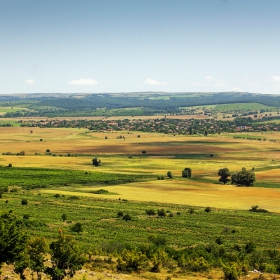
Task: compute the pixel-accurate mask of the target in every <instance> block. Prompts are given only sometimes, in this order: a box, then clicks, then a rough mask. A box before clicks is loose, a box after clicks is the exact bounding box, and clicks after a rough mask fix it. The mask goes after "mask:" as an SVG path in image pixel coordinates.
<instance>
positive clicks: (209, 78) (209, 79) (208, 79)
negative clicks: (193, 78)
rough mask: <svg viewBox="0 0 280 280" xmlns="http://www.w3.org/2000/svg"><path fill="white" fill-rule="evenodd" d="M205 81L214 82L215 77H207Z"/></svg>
mask: <svg viewBox="0 0 280 280" xmlns="http://www.w3.org/2000/svg"><path fill="white" fill-rule="evenodd" d="M204 81H205V82H212V81H213V77H212V76H206V77H205V78H204Z"/></svg>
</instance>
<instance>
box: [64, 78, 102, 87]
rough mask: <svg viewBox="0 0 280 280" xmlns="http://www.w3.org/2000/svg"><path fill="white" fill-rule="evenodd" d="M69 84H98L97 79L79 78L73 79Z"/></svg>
mask: <svg viewBox="0 0 280 280" xmlns="http://www.w3.org/2000/svg"><path fill="white" fill-rule="evenodd" d="M67 84H69V85H86V86H94V85H97V84H98V83H97V81H95V80H93V79H79V80H72V81H69V82H67Z"/></svg>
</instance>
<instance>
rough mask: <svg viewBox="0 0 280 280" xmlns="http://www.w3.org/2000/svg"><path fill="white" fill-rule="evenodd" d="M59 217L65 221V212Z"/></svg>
mask: <svg viewBox="0 0 280 280" xmlns="http://www.w3.org/2000/svg"><path fill="white" fill-rule="evenodd" d="M61 219H62V221H63V222H65V221H66V219H67V216H66V214H65V213H63V214H62V215H61Z"/></svg>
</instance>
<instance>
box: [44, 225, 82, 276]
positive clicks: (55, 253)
mask: <svg viewBox="0 0 280 280" xmlns="http://www.w3.org/2000/svg"><path fill="white" fill-rule="evenodd" d="M50 249H51V259H52V266H51V267H47V268H46V270H45V272H46V273H47V274H48V275H49V276H50V277H51V278H52V279H53V280H62V279H63V278H64V277H66V276H67V277H73V276H74V274H75V273H76V271H77V270H79V269H81V268H82V266H83V264H84V263H85V261H86V259H85V257H84V256H83V254H82V252H81V251H80V249H79V248H78V247H77V245H76V241H75V239H74V238H73V237H72V236H70V235H65V234H64V232H63V231H62V230H59V236H58V239H57V240H56V241H54V242H52V243H51V244H50Z"/></svg>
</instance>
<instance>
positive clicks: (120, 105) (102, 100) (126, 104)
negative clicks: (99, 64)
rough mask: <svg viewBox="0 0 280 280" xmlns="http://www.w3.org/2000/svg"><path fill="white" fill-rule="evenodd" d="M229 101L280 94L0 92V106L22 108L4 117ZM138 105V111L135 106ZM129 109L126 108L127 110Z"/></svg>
mask: <svg viewBox="0 0 280 280" xmlns="http://www.w3.org/2000/svg"><path fill="white" fill-rule="evenodd" d="M231 103H259V104H263V105H267V106H273V107H280V95H273V94H257V93H249V92H217V93H213V92H131V93H97V94H83V93H75V94H73V93H71V94H70V93H63V94H62V93H32V94H21V93H17V94H13V95H0V105H1V106H6V107H8V106H11V107H12V106H17V107H21V106H22V107H24V108H25V110H23V111H17V112H8V113H6V115H5V116H10V117H11V116H15V117H16V116H19V115H25V116H35V115H36V116H59V115H61V116H74V115H77V116H83V115H85V116H88V115H98V114H100V115H106V114H109V111H110V114H114V111H112V110H118V111H117V112H118V114H120V115H121V113H120V109H126V112H125V113H124V115H126V114H130V115H131V114H134V115H138V114H139V115H143V114H145V115H153V114H165V113H166V114H170V113H180V108H182V107H190V106H206V105H215V104H231ZM139 108H141V110H140V109H139ZM128 109H129V110H131V111H129V110H128ZM115 113H116V112H115Z"/></svg>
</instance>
